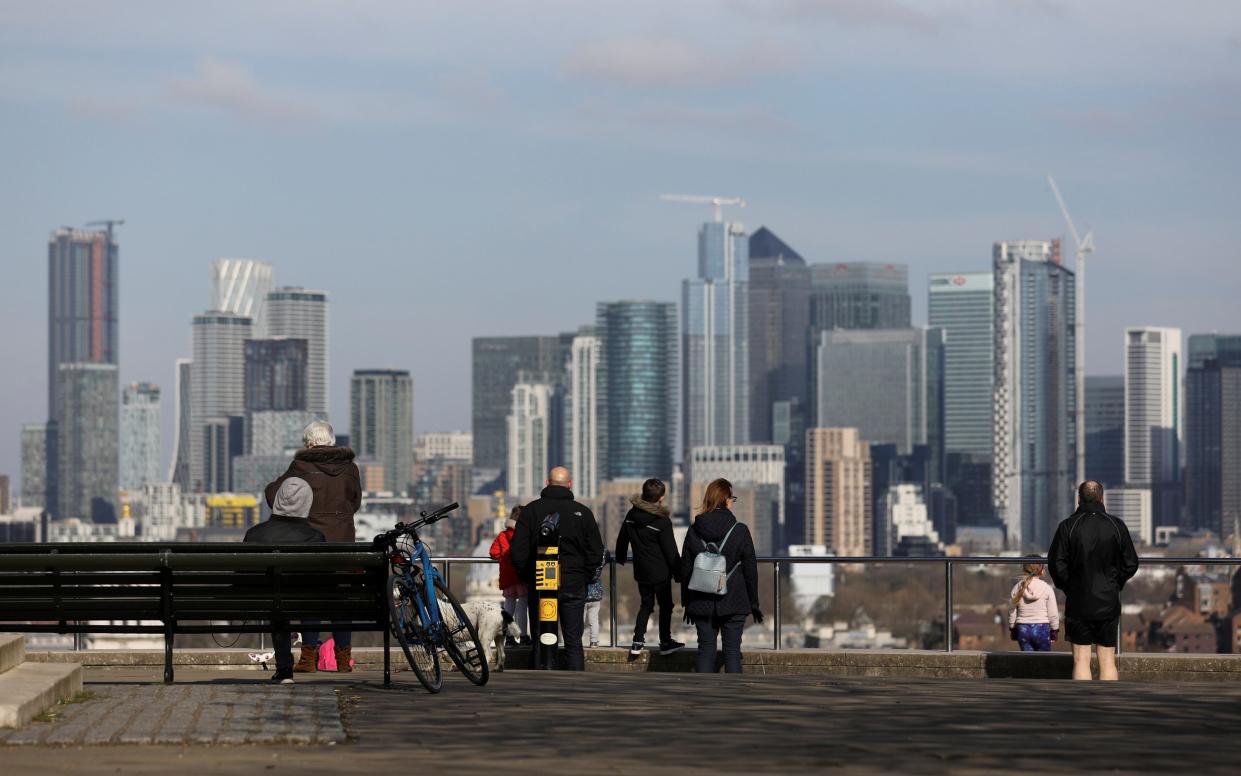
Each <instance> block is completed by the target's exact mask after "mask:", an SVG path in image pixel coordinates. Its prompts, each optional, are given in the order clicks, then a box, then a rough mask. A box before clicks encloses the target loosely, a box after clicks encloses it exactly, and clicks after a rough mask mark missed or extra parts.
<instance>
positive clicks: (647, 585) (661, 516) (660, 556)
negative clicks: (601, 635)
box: [616, 479, 685, 655]
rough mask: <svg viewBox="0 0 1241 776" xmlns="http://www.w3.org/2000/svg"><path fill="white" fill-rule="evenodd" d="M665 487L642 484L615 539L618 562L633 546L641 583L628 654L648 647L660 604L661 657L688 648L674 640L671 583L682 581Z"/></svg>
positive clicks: (657, 483) (635, 575)
mask: <svg viewBox="0 0 1241 776" xmlns="http://www.w3.org/2000/svg"><path fill="white" fill-rule="evenodd" d="M665 491H666V489H665V487H664V484H663V483H662V482H660V481H659V480H656V479H650V480H647V481H646V482H644V483H642V495H641V496H635V497H634V498H633V499H632V500H631V501H630V502H629V503H631V504H633V508H632V509H630V510H629V514H627V515H625V522H623V523H622V524H621V528H620V533H619V534H618V535H617V537H616V562H617V563H619V564H621V565H622V566H623V565H625V561H626V559H627V558H628V556H629V547H630V546H631V545H632V546H633V578H634V581H635V582H637V583H638V593H639V594H640V595H641V597H642V603H641V605H640V606H639V607H638V621H637V623H636V624H635V625H634V626H633V646H631V647H630V648H629V654H631V655H640V654H642V650H643V649H645V648H646V623H647V621H648V620H650V618H651V613H652V612H653V611H655V601H656V600H657V599H658V601H659V654H661V655H668V654H671V653H673V652H676V651H677V650H678V649H681V648H682V647H684V646H685V645H684V644H682V643H681V642H679V641H673V640H672V580H673V579H674V578H675V579H676V581H678V582H680V581H681V575H680V570H679V567H680V565H681V556H680V555H678V554H677V543H676V539H675V538H674V537H673V536H672V521H671V520H670V519H669V518H668V507H666V506H664V493H665Z"/></svg>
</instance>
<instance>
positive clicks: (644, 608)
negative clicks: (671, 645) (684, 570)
mask: <svg viewBox="0 0 1241 776" xmlns="http://www.w3.org/2000/svg"><path fill="white" fill-rule="evenodd" d="M638 594H639V595H640V596H641V597H642V602H641V603H640V604H639V605H638V621H637V622H636V623H634V626H633V640H634V641H643V640H645V639H646V623H647V621H648V620H650V619H651V613H652V612H654V611H655V602H656V600H658V601H659V643H660V644H667V643H668V642H669V641H672V580H671V579H665V580H664V581H663V582H650V583H648V582H639V583H638Z"/></svg>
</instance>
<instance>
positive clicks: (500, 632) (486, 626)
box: [461, 599, 521, 671]
mask: <svg viewBox="0 0 1241 776" xmlns="http://www.w3.org/2000/svg"><path fill="white" fill-rule="evenodd" d="M461 608H462V609H463V610H464V611H465V616H466V617H469V618H470V622H472V623H474V630H476V631H478V640H479V641H481V642H482V643H483V652H484V653H485V655H484V657H485V658H486V660H487V662H488V663H490V662H491V651H490V650H491V647H492V645H493V644H494V645H495V667H496V670H497V671H503V670H504V639H505V637H506V636H508V637H511V638H513V639H514V640H516V639H518V638H520V637H521V630H520V629H518V627H517V624H516V623H515V622H513V615H511V614H509V613H508V612H506V611H504V609H502V608H500V604H498V603H495V602H494V601H481V600H478V599H474V600H472V601H466V602H465V603H463V604H461Z"/></svg>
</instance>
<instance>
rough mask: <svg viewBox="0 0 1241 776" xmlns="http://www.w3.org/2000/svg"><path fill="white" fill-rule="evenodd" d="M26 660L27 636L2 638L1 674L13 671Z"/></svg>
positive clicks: (0, 654) (0, 640)
mask: <svg viewBox="0 0 1241 776" xmlns="http://www.w3.org/2000/svg"><path fill="white" fill-rule="evenodd" d="M25 660H26V637H25V636H0V674H3V673H4V672H5V671H12V670H13V669H14V668H17V667H18V666H19V665H21V664H22V662H24V661H25Z"/></svg>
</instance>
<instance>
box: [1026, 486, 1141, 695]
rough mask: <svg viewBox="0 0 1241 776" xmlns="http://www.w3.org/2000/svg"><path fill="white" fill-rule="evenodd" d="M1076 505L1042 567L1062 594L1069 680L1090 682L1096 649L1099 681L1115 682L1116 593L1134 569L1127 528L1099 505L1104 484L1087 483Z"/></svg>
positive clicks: (1135, 562)
mask: <svg viewBox="0 0 1241 776" xmlns="http://www.w3.org/2000/svg"><path fill="white" fill-rule="evenodd" d="M1077 494H1078V506H1077V511H1076V512H1074V513H1073V514H1072V515H1071V516H1070V517H1069V518H1068V519H1067V520H1065V521H1064V522H1062V523H1061V524H1060V527H1059V528H1058V529H1056V536H1055V538H1053V539H1052V541H1051V548H1050V549H1049V550H1048V551H1047V566H1048V568H1049V569H1050V570H1051V578H1052V580H1053V581H1055V583H1056V587H1058V588H1060V589H1061V590H1063V591H1064V595H1065V622H1064V632H1065V637H1066V638H1067V639H1068V640H1069V643H1071V644H1072V645H1073V678H1074V679H1085V680H1089V679H1090V678H1091V677H1090V648H1091V646H1093V645H1097V647H1098V652H1099V678H1100V679H1106V680H1115V679H1116V678H1117V674H1116V639H1117V632H1118V630H1119V626H1120V591H1121V590H1122V589H1124V587H1125V583H1126V582H1128V581H1129V579H1130V578H1131V577H1133V575H1134V574H1136V573H1137V571H1138V553H1137V551H1136V550H1135V549H1134V548H1133V539H1132V537H1130V536H1129V529H1128V528H1127V527H1126V526H1125V524H1124V523H1123V522H1121V521H1120V520H1119V519H1117V518H1115V517H1113V516H1112V515H1109V514H1108V513H1107V510H1106V509H1104V507H1103V486H1102V485H1100V484H1099V483H1097V482H1095V481H1094V480H1087V481H1086V482H1083V483H1082V484H1081V487H1079V488H1078V489H1077Z"/></svg>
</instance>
